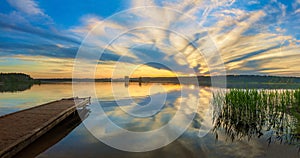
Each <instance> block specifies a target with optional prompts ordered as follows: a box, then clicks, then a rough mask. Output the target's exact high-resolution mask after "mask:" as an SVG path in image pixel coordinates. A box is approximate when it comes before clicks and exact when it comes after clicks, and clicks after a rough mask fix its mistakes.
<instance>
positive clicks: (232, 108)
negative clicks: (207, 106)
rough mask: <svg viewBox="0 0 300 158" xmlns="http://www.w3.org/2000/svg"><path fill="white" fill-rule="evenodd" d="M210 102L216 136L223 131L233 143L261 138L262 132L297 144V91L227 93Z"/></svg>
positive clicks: (299, 107) (299, 104)
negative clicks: (213, 109)
mask: <svg viewBox="0 0 300 158" xmlns="http://www.w3.org/2000/svg"><path fill="white" fill-rule="evenodd" d="M213 98H214V99H213V104H214V107H215V115H214V116H215V118H214V123H215V127H214V131H215V132H216V131H217V129H219V128H220V127H222V129H224V130H225V133H226V134H227V135H228V136H229V138H230V139H232V140H234V139H239V138H244V137H247V138H248V139H250V138H251V137H253V136H257V137H260V136H262V135H263V132H264V131H271V133H272V132H273V133H275V135H276V137H275V139H278V140H280V141H281V142H282V141H283V140H284V142H288V143H291V142H294V143H295V140H297V141H296V142H298V140H300V127H299V124H300V89H298V90H260V89H230V90H227V91H225V92H218V93H214V94H213ZM272 138H273V136H270V138H269V139H268V141H270V142H271V141H272Z"/></svg>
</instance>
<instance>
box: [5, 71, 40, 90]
mask: <svg viewBox="0 0 300 158" xmlns="http://www.w3.org/2000/svg"><path fill="white" fill-rule="evenodd" d="M39 83H40V81H39V80H35V79H33V78H31V77H30V76H29V75H27V74H24V73H0V92H16V91H24V90H26V89H29V88H30V87H31V86H32V85H33V84H39Z"/></svg>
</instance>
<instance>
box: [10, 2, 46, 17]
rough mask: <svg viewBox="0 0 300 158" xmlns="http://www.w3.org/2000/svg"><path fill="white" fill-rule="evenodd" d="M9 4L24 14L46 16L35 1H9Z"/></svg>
mask: <svg viewBox="0 0 300 158" xmlns="http://www.w3.org/2000/svg"><path fill="white" fill-rule="evenodd" d="M7 2H8V3H9V4H10V5H11V6H12V7H14V8H15V9H17V10H18V11H20V12H22V13H25V14H28V15H41V16H45V13H44V12H43V11H42V10H41V9H40V8H39V6H38V4H37V3H36V2H35V1H34V0H7Z"/></svg>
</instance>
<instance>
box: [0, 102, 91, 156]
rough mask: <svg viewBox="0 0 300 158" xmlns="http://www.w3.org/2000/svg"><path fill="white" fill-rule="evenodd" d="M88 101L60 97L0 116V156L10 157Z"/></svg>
mask: <svg viewBox="0 0 300 158" xmlns="http://www.w3.org/2000/svg"><path fill="white" fill-rule="evenodd" d="M89 102H90V98H69V99H62V100H58V101H54V102H50V103H46V104H42V105H39V106H36V107H33V108H29V109H26V110H22V111H18V112H15V113H11V114H8V115H4V116H1V117H0V157H12V156H13V155H15V154H16V153H18V152H19V151H20V150H22V149H23V148H25V147H26V146H28V145H29V144H31V143H32V142H33V141H35V140H36V139H37V138H39V137H40V136H41V135H43V134H45V133H46V132H47V131H49V130H50V129H52V128H53V127H54V126H55V125H57V124H58V123H59V122H61V121H63V120H64V119H65V118H67V117H68V116H70V115H71V114H72V113H74V112H76V107H82V106H85V105H87V104H88V103H89Z"/></svg>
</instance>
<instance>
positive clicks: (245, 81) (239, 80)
mask: <svg viewBox="0 0 300 158" xmlns="http://www.w3.org/2000/svg"><path fill="white" fill-rule="evenodd" d="M224 79H226V87H227V88H293V89H294V88H299V87H300V77H280V76H259V75H227V76H213V77H210V76H192V77H138V78H130V79H129V82H138V83H140V84H141V83H173V84H198V85H200V86H212V82H211V81H212V80H214V81H215V84H216V85H214V86H218V85H222V84H219V83H221V82H224ZM39 80H40V81H41V82H42V83H58V82H72V81H76V82H124V81H125V79H124V78H118V79H111V78H101V79H72V78H62V79H60V78H56V79H39Z"/></svg>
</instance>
